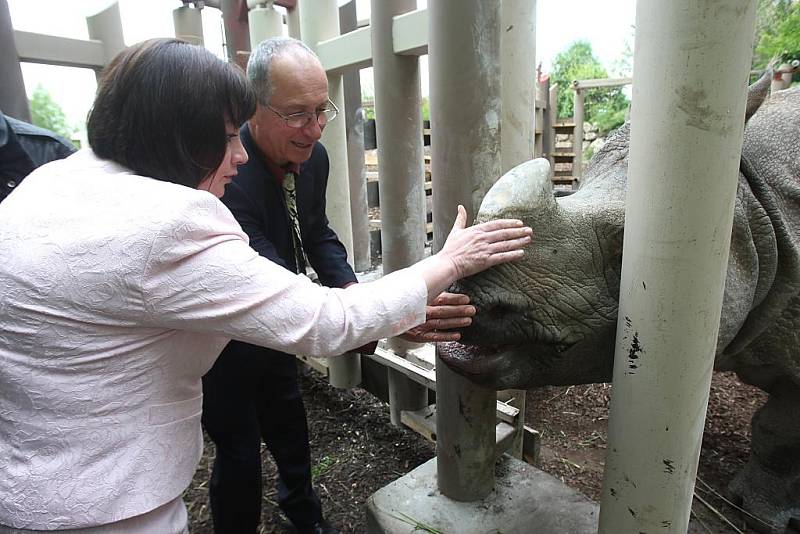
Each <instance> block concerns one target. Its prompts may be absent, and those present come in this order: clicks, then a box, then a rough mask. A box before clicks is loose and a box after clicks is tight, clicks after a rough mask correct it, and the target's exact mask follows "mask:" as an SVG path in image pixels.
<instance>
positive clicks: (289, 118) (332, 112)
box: [267, 99, 339, 128]
mask: <svg viewBox="0 0 800 534" xmlns="http://www.w3.org/2000/svg"><path fill="white" fill-rule="evenodd" d="M328 105H329V106H331V107H329V108H326V109H318V110H317V111H315V112H313V113H311V112H308V111H301V112H300V113H292V114H291V115H284V114H283V113H281V112H280V111H278V110H277V109H275V108H273V107H272V106H270V105H267V108H268V109H269V110H270V111H272V112H273V113H274V114H275V115H277V116H278V117H280V118H281V119H283V122H285V123H286V126H288V127H289V128H304V127H305V126H307V125H308V124H309V123H310V122H311V121H312V120H314V119H316V121H317V124H319V126H320V128H322V127H323V126H325V125H326V124H328V121H332V120H333V119H335V118H336V116H337V115H338V114H339V108H337V107H336V104H334V103H333V102H331V100H330V99H328Z"/></svg>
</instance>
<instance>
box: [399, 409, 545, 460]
mask: <svg viewBox="0 0 800 534" xmlns="http://www.w3.org/2000/svg"><path fill="white" fill-rule="evenodd" d="M400 422H401V423H403V424H404V425H406V426H407V427H408V428H410V429H411V430H413V431H414V432H416V433H417V434H420V435H421V436H422V437H424V438H425V439H427V440H428V441H431V442H433V443H436V405H435V404H431V405H430V406H426V407H425V408H422V409H420V410H415V411H411V410H403V411H401V412H400ZM533 432H536V431H535V430H534V431H533ZM516 433H517V429H516V428H515V427H514V426H513V425H510V424H508V423H506V422H505V421H499V422H498V423H497V424H496V425H495V427H494V439H495V458H499V457H500V456H501V455H502V454H503V453H505V452H506V451H508V449H509V448H510V447H511V445H512V444H513V443H514V437H515V435H516ZM536 434H537V435H538V433H536ZM523 444H524V441H523ZM531 447H532V449H531V450H532V451H534V452H536V455H534V456H532V457H535V458H537V459H538V449H536V448H535V443H534V444H533V445H531ZM523 450H524V445H523ZM529 456H530V455H529Z"/></svg>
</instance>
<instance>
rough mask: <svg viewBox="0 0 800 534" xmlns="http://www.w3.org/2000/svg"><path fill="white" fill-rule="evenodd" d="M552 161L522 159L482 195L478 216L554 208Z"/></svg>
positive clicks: (505, 215)
mask: <svg viewBox="0 0 800 534" xmlns="http://www.w3.org/2000/svg"><path fill="white" fill-rule="evenodd" d="M555 207H557V204H556V201H555V198H553V184H552V182H551V180H550V162H549V161H547V160H546V159H544V158H537V159H532V160H529V161H526V162H525V163H520V164H519V165H517V166H516V167H514V168H513V169H511V170H510V171H508V172H507V173H505V174H504V175H503V176H501V177H500V179H499V180H497V181H496V182H495V183H494V185H493V186H492V188H491V189H489V191H488V192H487V193H486V196H485V197H483V202H481V207H480V209H479V210H478V216H477V217H476V220H478V221H487V220H490V219H497V218H501V217H507V216H510V215H513V212H514V211H518V210H524V211H530V210H531V209H533V210H537V209H542V208H544V209H554V208H555Z"/></svg>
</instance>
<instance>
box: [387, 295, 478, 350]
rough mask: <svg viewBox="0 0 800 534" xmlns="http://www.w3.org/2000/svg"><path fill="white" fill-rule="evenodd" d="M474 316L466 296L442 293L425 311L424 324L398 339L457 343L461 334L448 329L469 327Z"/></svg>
mask: <svg viewBox="0 0 800 534" xmlns="http://www.w3.org/2000/svg"><path fill="white" fill-rule="evenodd" d="M474 315H475V306H471V305H470V304H469V297H468V296H466V295H461V294H458V293H447V292H444V293H441V294H440V295H439V296H438V297H436V299H435V300H434V301H433V303H432V304H431V305H429V306H427V308H426V309H425V322H424V323H423V324H421V325H419V326H415V327H414V328H412V329H411V330H409V331H408V332H405V333H403V334H400V338H402V339H405V340H406V341H413V342H414V343H433V342H437V341H458V340H459V339H461V334H460V333H459V332H453V331H450V329H452V328H464V327H465V326H469V325H470V324H472V317H473V316H474Z"/></svg>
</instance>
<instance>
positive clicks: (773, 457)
mask: <svg viewBox="0 0 800 534" xmlns="http://www.w3.org/2000/svg"><path fill="white" fill-rule="evenodd" d="M751 448H752V450H751V454H750V460H749V461H748V463H747V465H746V466H745V468H744V469H743V470H742V471H741V472H740V473H739V474H738V475H737V476H736V477H735V478H734V479H733V481H732V482H731V483H730V486H729V488H728V489H729V490H730V492H731V493H732V494H733V496H734V497H735V498H736V499H737V500H739V501H740V504H741V506H742V507H743V508H744V509H745V510H747V511H748V512H750V513H751V514H753V515H755V516H757V517H759V518H761V519H763V520H764V521H766V522H767V523H771V524H772V525H773V526H772V527H768V526H766V525H763V524H760V523H759V522H757V521H748V523H751V526H752V527H753V528H755V529H757V530H758V531H760V532H765V533H769V534H783V533H784V532H787V527H788V526H789V524H790V522H791V523H792V527H794V528H797V529H798V531H800V387H798V386H797V385H796V384H793V383H790V382H788V381H784V382H782V383H781V384H779V385H776V387H775V388H773V389H772V391H771V392H770V396H769V399H768V400H767V402H766V404H764V406H763V407H762V408H761V409H760V410H759V411H758V412H756V415H755V416H754V417H753V437H752V445H751Z"/></svg>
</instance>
